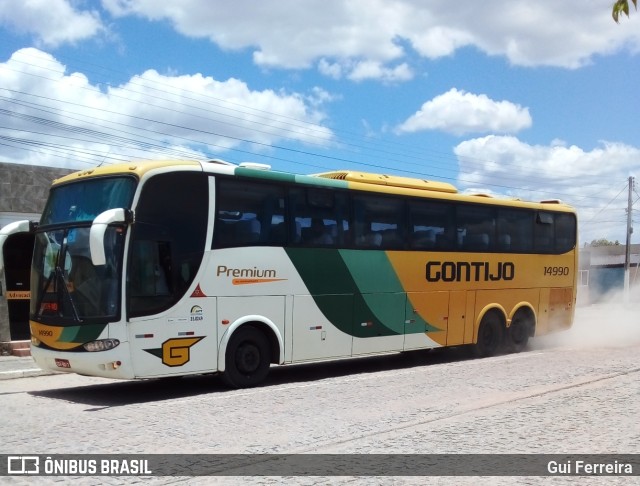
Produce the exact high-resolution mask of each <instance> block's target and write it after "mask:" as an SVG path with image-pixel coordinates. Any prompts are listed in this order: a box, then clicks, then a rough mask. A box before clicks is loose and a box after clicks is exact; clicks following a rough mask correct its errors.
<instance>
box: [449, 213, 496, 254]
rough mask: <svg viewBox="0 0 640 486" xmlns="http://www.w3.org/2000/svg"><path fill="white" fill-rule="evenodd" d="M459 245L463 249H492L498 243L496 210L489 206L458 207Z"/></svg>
mask: <svg viewBox="0 0 640 486" xmlns="http://www.w3.org/2000/svg"><path fill="white" fill-rule="evenodd" d="M457 222H458V245H459V247H460V249H462V250H463V251H492V250H494V249H495V245H496V217H495V210H494V209H493V208H491V207H488V206H472V205H460V206H458V208H457Z"/></svg>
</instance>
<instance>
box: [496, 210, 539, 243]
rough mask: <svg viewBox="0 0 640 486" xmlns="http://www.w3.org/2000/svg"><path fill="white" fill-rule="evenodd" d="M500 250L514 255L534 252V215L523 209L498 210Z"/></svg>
mask: <svg viewBox="0 0 640 486" xmlns="http://www.w3.org/2000/svg"><path fill="white" fill-rule="evenodd" d="M498 235H499V236H498V249H499V250H500V251H507V252H512V253H528V252H531V251H532V250H533V213H532V212H531V211H526V210H521V209H508V208H500V209H498Z"/></svg>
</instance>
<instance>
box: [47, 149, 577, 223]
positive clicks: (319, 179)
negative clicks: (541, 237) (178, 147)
mask: <svg viewBox="0 0 640 486" xmlns="http://www.w3.org/2000/svg"><path fill="white" fill-rule="evenodd" d="M170 167H176V168H178V167H185V168H186V167H190V168H191V170H193V169H196V170H197V169H200V170H203V171H205V172H209V173H223V174H234V175H238V176H244V177H251V178H256V179H269V180H274V181H279V182H288V183H298V184H305V185H318V186H324V187H334V188H344V189H347V188H349V189H359V190H365V191H372V192H384V193H387V194H403V195H407V196H417V197H420V196H426V195H428V196H429V197H433V198H436V199H452V198H453V199H457V200H462V201H467V202H476V203H484V204H497V205H504V206H512V207H532V206H537V207H541V206H554V208H553V209H559V210H568V211H574V209H573V208H572V207H571V206H570V205H568V204H565V203H564V202H562V201H560V200H558V199H548V200H544V201H540V202H535V201H524V200H521V199H517V198H499V197H494V196H491V195H487V194H463V193H459V192H458V190H457V189H456V187H455V186H453V185H452V184H449V183H446V182H438V181H431V180H426V179H418V178H411V177H401V176H393V175H387V174H376V173H370V172H359V171H352V170H337V171H331V172H322V173H318V174H311V175H301V174H294V173H290V172H280V171H272V170H271V168H270V166H268V165H264V164H253V163H242V164H239V165H236V164H232V163H229V162H226V161H224V160H220V159H214V160H209V161H202V162H199V161H195V160H191V161H189V160H146V161H133V162H128V163H121V164H113V165H106V166H101V167H95V168H92V169H87V170H83V171H78V172H73V173H71V174H69V175H66V176H64V177H61V178H59V179H56V180H54V181H53V184H54V185H58V184H65V183H68V182H72V181H76V180H78V179H81V178H92V177H101V176H109V175H116V174H132V175H136V176H137V177H138V178H139V179H140V178H142V177H143V175H144V174H146V173H147V172H149V171H152V170H155V169H162V168H170ZM549 209H551V208H549Z"/></svg>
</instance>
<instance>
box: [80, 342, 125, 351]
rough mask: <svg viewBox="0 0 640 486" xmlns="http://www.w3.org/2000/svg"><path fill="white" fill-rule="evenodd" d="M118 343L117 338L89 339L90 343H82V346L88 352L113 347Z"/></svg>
mask: <svg viewBox="0 0 640 486" xmlns="http://www.w3.org/2000/svg"><path fill="white" fill-rule="evenodd" d="M119 344H120V341H118V340H117V339H100V340H98V341H91V342H90V343H86V344H83V345H82V347H83V348H84V349H86V350H87V351H89V352H90V353H95V352H96V351H107V350H109V349H113V348H115V347H116V346H118V345H119Z"/></svg>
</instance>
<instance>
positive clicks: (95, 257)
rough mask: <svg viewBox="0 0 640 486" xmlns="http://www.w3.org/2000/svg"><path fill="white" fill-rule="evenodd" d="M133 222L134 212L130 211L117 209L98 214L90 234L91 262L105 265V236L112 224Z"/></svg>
mask: <svg viewBox="0 0 640 486" xmlns="http://www.w3.org/2000/svg"><path fill="white" fill-rule="evenodd" d="M132 222H133V212H132V211H131V210H129V209H124V208H116V209H108V210H107V211H105V212H104V213H100V214H98V216H96V219H94V220H93V223H92V224H91V231H90V232H89V249H90V251H91V262H92V263H93V264H94V265H96V266H97V265H104V264H106V263H107V257H106V255H105V253H104V234H105V233H106V231H107V228H108V227H109V225H110V224H130V223H132Z"/></svg>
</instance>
